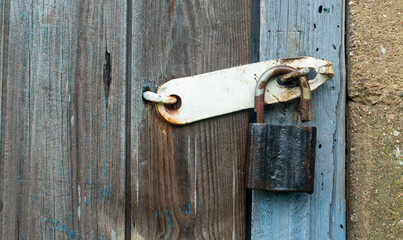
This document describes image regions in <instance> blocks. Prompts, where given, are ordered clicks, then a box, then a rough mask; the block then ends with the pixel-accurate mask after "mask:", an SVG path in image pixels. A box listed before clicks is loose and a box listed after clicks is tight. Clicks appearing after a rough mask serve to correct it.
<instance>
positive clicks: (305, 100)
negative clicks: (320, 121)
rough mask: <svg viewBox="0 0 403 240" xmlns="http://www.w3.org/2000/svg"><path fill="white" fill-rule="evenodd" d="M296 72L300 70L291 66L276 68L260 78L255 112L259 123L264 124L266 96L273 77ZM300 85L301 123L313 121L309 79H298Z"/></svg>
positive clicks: (303, 77)
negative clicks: (267, 87) (267, 86)
mask: <svg viewBox="0 0 403 240" xmlns="http://www.w3.org/2000/svg"><path fill="white" fill-rule="evenodd" d="M295 71H298V70H297V69H296V68H293V67H290V66H276V67H273V68H270V69H269V70H267V71H266V72H264V73H263V74H262V75H261V76H260V77H259V80H258V82H257V85H256V90H255V112H256V122H257V123H264V94H265V92H266V91H265V90H266V85H267V83H268V82H269V80H270V79H271V78H272V77H275V76H278V75H281V74H287V73H290V72H295ZM298 85H299V87H300V89H301V102H300V106H301V107H300V108H301V121H303V122H304V121H309V120H311V89H310V87H309V83H308V79H307V78H306V77H305V76H300V77H298Z"/></svg>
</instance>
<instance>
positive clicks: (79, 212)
mask: <svg viewBox="0 0 403 240" xmlns="http://www.w3.org/2000/svg"><path fill="white" fill-rule="evenodd" d="M77 216H78V221H80V220H81V207H80V206H78V208H77Z"/></svg>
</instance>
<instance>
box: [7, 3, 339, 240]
mask: <svg viewBox="0 0 403 240" xmlns="http://www.w3.org/2000/svg"><path fill="white" fill-rule="evenodd" d="M343 14H344V5H343V3H342V2H339V1H330V0H328V1H325V2H324V3H322V2H321V3H319V1H314V2H312V3H306V2H302V1H301V2H300V1H265V0H262V1H259V0H239V1H219V0H213V1H174V0H168V1H151V0H150V1H143V0H134V1H129V0H124V1H106V0H101V1H65V0H42V1H38V0H33V1H30V2H26V1H23V0H13V1H11V0H5V1H0V49H1V51H0V76H1V81H0V89H1V91H0V101H1V104H0V106H1V111H0V120H1V121H0V124H1V132H0V141H1V148H0V238H1V239H161V238H162V239H245V237H246V238H252V239H325V238H329V239H341V238H344V235H345V229H344V226H345V225H343V224H344V221H345V214H344V212H345V209H344V208H345V205H344V127H343V126H344V93H345V92H344V84H345V81H344V62H343V59H344V39H343V36H344V35H343V34H344V32H343V29H344V25H343V24H344V19H343V16H344V15H343ZM297 55H309V56H313V57H317V58H324V59H326V60H329V61H332V62H333V63H334V64H335V69H336V76H335V77H334V78H333V80H331V81H330V82H329V83H327V84H326V85H324V86H323V87H322V88H321V89H319V90H317V93H315V94H314V96H313V97H314V99H313V102H314V115H313V118H314V121H313V122H312V123H311V124H312V125H316V126H318V139H319V141H318V149H317V152H318V156H317V161H318V162H317V169H316V176H317V177H316V180H315V181H316V182H315V193H314V194H313V195H310V196H308V195H303V194H286V195H278V194H267V193H260V192H253V193H251V195H250V196H249V197H250V203H251V210H252V212H250V209H249V210H248V209H247V206H248V204H247V192H246V190H245V184H244V183H245V181H244V180H245V179H244V178H245V157H246V149H247V146H246V142H247V133H248V121H249V113H248V111H242V112H238V113H233V114H229V115H225V116H220V117H217V118H212V119H208V120H204V121H200V122H196V123H192V124H189V125H186V126H172V125H170V124H167V123H166V122H165V121H163V120H162V119H161V118H160V117H159V116H158V114H157V113H156V111H155V108H154V106H153V105H152V104H150V103H146V102H144V101H143V100H142V97H141V96H142V92H143V91H144V90H146V89H150V90H155V88H156V87H158V86H160V85H161V84H163V83H164V82H166V81H169V80H170V79H173V78H177V77H184V76H190V75H195V74H200V73H204V72H209V71H213V70H219V69H223V68H227V67H232V66H237V65H241V64H247V63H249V62H250V61H257V60H259V59H260V60H266V59H271V58H280V57H287V56H297ZM295 108H296V103H295V102H294V103H289V104H283V105H278V106H275V107H270V108H269V109H270V112H271V113H273V112H274V113H276V114H270V120H269V121H270V122H273V123H275V122H282V123H290V124H295V121H293V116H294V115H293V114H292V112H295ZM248 216H250V218H249V219H250V220H251V223H249V224H247V219H248Z"/></svg>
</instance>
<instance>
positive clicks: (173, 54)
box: [130, 0, 250, 239]
mask: <svg viewBox="0 0 403 240" xmlns="http://www.w3.org/2000/svg"><path fill="white" fill-rule="evenodd" d="M249 6H250V1H249V0H241V1H219V0H214V1H134V2H133V21H132V22H133V41H132V48H133V50H132V53H133V55H132V68H131V71H132V73H131V74H132V75H133V82H132V94H131V97H132V101H131V102H132V106H131V116H132V117H131V118H132V120H133V121H132V125H131V135H132V138H131V141H132V148H131V149H133V152H132V156H131V159H132V161H131V170H132V171H131V186H132V191H131V196H130V197H131V199H132V201H131V207H132V214H131V217H132V231H131V232H132V235H131V237H132V239H157V238H158V239H160V238H163V239H169V238H171V239H201V238H203V239H244V236H245V185H244V175H245V174H244V173H245V172H244V167H245V166H244V164H245V162H244V158H245V154H246V140H247V129H248V113H247V112H245V111H243V112H240V113H234V114H230V115H226V116H222V117H217V118H213V119H209V120H205V121H201V122H196V123H193V124H190V125H186V126H172V125H169V124H167V123H166V122H165V121H164V120H163V119H162V118H161V117H159V116H158V114H157V113H156V111H155V108H154V107H153V106H152V104H150V103H148V104H145V103H144V102H143V100H142V99H141V94H142V91H143V88H144V87H145V86H148V87H150V89H151V90H155V87H156V86H158V85H161V84H163V83H164V82H166V81H168V80H170V79H172V78H177V77H184V76H189V75H194V74H200V73H204V72H208V71H213V70H218V69H223V68H227V67H231V66H236V65H241V64H246V63H248V61H249V59H250V55H249V54H250V43H249V42H250V41H249V39H250V8H249Z"/></svg>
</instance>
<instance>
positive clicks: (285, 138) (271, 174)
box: [247, 123, 316, 193]
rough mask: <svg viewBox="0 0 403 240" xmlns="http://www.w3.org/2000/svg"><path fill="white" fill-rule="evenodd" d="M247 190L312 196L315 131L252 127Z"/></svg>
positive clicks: (262, 126) (308, 128) (304, 128)
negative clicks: (290, 192) (310, 194)
mask: <svg viewBox="0 0 403 240" xmlns="http://www.w3.org/2000/svg"><path fill="white" fill-rule="evenodd" d="M249 128H250V135H249V153H248V156H249V162H248V169H249V170H248V176H247V188H249V189H255V190H266V191H285V192H287V191H288V192H289V191H293V192H307V193H312V192H313V190H314V177H315V147H316V128H315V127H306V126H275V125H269V124H264V123H252V124H250V127H249Z"/></svg>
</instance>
